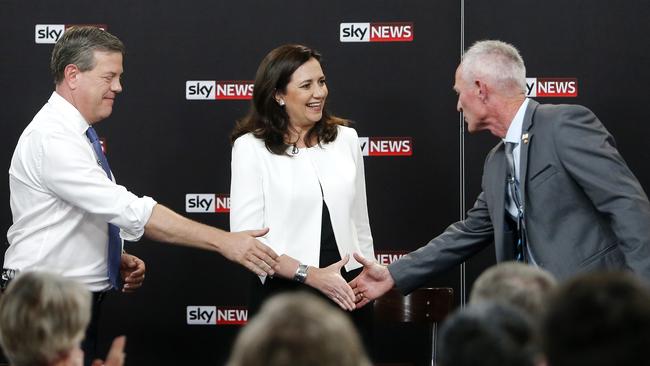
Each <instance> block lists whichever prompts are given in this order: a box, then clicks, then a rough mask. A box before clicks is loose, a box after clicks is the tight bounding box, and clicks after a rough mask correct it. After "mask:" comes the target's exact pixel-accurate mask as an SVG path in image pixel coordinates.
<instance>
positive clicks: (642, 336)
mask: <svg viewBox="0 0 650 366" xmlns="http://www.w3.org/2000/svg"><path fill="white" fill-rule="evenodd" d="M542 335H543V342H544V351H545V353H546V357H547V360H548V365H549V366H600V365H603V366H604V365H607V366H612V365H635V366H638V365H650V358H649V357H648V351H650V290H649V289H648V288H647V287H646V286H645V284H643V283H641V282H640V280H639V279H637V278H635V277H634V276H633V275H632V274H628V273H593V274H587V275H582V276H580V277H576V278H574V279H573V280H571V281H569V282H567V283H566V284H564V285H562V286H561V287H560V289H559V290H558V292H557V293H556V294H555V295H554V296H553V298H552V301H551V302H550V304H549V309H548V313H547V316H546V319H545V321H544V325H543V334H542Z"/></svg>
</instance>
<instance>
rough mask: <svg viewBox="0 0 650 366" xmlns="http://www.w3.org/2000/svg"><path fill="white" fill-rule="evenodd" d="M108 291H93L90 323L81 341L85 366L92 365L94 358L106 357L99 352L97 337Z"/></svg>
mask: <svg viewBox="0 0 650 366" xmlns="http://www.w3.org/2000/svg"><path fill="white" fill-rule="evenodd" d="M106 294H108V292H93V298H92V307H91V316H90V323H89V324H88V328H86V337H85V338H84V340H83V341H82V342H81V349H82V350H83V351H84V366H90V365H91V364H92V362H93V360H94V359H96V358H101V359H102V360H103V359H104V356H105V355H98V354H97V338H98V334H99V318H100V315H101V309H102V302H103V301H104V297H105V296H106Z"/></svg>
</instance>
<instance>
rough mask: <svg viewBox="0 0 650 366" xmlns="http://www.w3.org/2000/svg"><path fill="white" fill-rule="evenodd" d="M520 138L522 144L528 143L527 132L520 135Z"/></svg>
mask: <svg viewBox="0 0 650 366" xmlns="http://www.w3.org/2000/svg"><path fill="white" fill-rule="evenodd" d="M521 140H522V141H523V142H524V144H527V143H528V133H525V134H523V135H521Z"/></svg>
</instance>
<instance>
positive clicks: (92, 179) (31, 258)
mask: <svg viewBox="0 0 650 366" xmlns="http://www.w3.org/2000/svg"><path fill="white" fill-rule="evenodd" d="M123 52H124V46H123V44H122V42H121V41H120V40H119V39H117V38H116V37H115V36H113V35H111V34H110V33H108V32H105V31H103V30H100V29H98V28H94V27H78V28H77V27H75V28H71V29H69V30H67V31H66V32H65V33H64V35H63V36H62V37H61V39H60V40H59V41H58V42H57V44H56V45H55V47H54V50H53V51H52V60H51V65H50V66H51V69H52V72H53V74H54V79H55V84H56V90H55V91H54V92H53V93H52V96H51V97H50V99H49V101H48V102H47V103H46V104H45V106H43V108H42V109H41V110H40V111H39V112H38V113H37V114H36V116H35V117H34V119H33V120H32V122H31V123H30V124H29V125H28V126H27V128H26V129H25V131H24V132H23V134H22V135H21V136H20V139H19V141H18V144H17V146H16V149H15V151H14V155H13V158H12V160H11V167H10V168H9V187H10V192H11V198H10V202H11V210H12V214H13V225H12V226H11V228H10V229H9V232H8V233H7V237H8V241H9V248H8V249H7V251H6V253H5V261H4V270H3V273H2V278H3V280H4V281H3V285H6V282H7V280H11V278H12V277H13V275H14V274H15V273H17V272H20V271H31V270H48V271H53V272H57V273H60V274H61V275H63V276H65V277H68V278H73V279H76V280H78V281H80V282H82V283H83V284H85V285H86V287H87V288H88V289H89V290H91V291H92V292H94V293H95V294H96V296H95V299H96V301H95V305H99V302H100V301H101V298H102V297H103V296H102V295H99V294H103V293H104V292H106V291H108V290H110V289H111V288H116V289H118V290H120V289H121V290H122V291H125V292H129V291H133V290H135V289H137V288H139V287H140V286H141V285H142V281H143V280H144V273H145V264H144V262H143V261H142V260H140V259H139V258H137V257H135V256H133V255H130V254H127V253H125V252H123V251H122V254H121V258H119V256H120V252H119V250H120V249H121V246H122V243H121V240H120V237H121V239H126V240H130V241H137V240H139V239H140V238H141V237H142V235H143V234H144V235H146V236H147V237H148V238H150V239H153V240H157V241H162V242H167V243H176V244H181V245H187V246H191V247H196V248H201V249H206V250H213V251H217V252H219V253H220V254H222V255H223V256H225V257H226V258H228V259H229V260H232V261H234V262H237V263H240V264H241V265H243V266H245V267H246V268H248V269H249V270H251V271H253V272H255V273H257V274H259V275H265V274H269V275H273V274H274V270H273V267H274V266H275V264H276V258H277V255H276V254H275V252H274V251H273V250H272V249H270V248H269V247H267V246H266V245H264V244H262V243H260V242H259V241H258V240H257V239H255V237H258V236H261V235H264V234H266V232H267V231H268V230H251V231H243V232H236V233H229V232H225V231H222V230H219V229H216V228H214V227H210V226H207V225H203V224H200V223H197V222H194V221H192V220H189V219H187V218H184V217H182V216H180V215H178V214H176V213H175V212H173V211H172V210H170V209H168V208H166V207H165V206H163V205H160V204H158V203H156V201H154V200H153V199H152V198H150V197H146V196H145V197H137V196H135V195H134V194H132V193H131V192H129V191H128V190H127V189H126V188H124V187H123V186H120V185H117V184H116V183H115V181H114V179H113V177H112V174H111V172H110V169H109V168H108V164H107V161H106V159H105V157H104V156H103V152H101V149H100V148H99V145H98V142H97V139H96V134H95V133H94V129H93V128H92V125H93V124H95V123H97V122H99V121H101V120H102V119H104V118H106V117H108V116H110V114H111V112H112V108H113V103H114V101H115V96H116V95H117V94H118V93H120V92H121V91H122V86H121V84H120V77H121V75H122V71H123V69H122V57H123ZM91 135H93V136H94V137H95V139H94V140H95V141H94V144H93V141H92V140H93V138H92V137H91ZM98 163H99V164H98ZM111 228H115V233H114V234H113V233H110V232H111ZM118 228H119V237H118V235H117V230H118ZM111 235H113V237H114V238H115V240H113V237H111ZM109 237H111V240H113V242H117V246H116V245H113V246H112V247H113V248H114V249H115V248H117V254H114V255H113V257H114V258H115V261H114V263H113V264H114V266H109V264H108V262H109V261H110V258H109V257H110V256H111V255H110V254H108V253H109V251H110V249H111V245H110V244H109ZM118 246H119V247H118ZM113 253H115V251H113ZM117 267H119V269H118V270H116V268H117ZM110 268H113V275H112V277H120V276H119V275H120V274H121V280H122V281H123V283H124V286H123V287H121V284H119V278H118V279H117V282H109V277H111V276H110V274H109V271H111V269H110ZM116 273H117V274H116ZM111 281H113V280H111ZM116 283H117V285H116ZM120 287H121V288H120ZM95 307H96V308H97V306H95ZM95 310H96V309H95ZM95 310H94V311H93V318H95V317H96V316H95V315H96V314H95V313H96V311H95ZM93 320H96V319H93ZM92 324H93V323H92V322H91V327H89V329H90V328H92V326H93V325H92ZM90 336H91V337H92V334H90ZM91 348H92V346H91ZM91 348H90V349H89V348H88V347H86V351H88V350H90V351H92V349H91Z"/></svg>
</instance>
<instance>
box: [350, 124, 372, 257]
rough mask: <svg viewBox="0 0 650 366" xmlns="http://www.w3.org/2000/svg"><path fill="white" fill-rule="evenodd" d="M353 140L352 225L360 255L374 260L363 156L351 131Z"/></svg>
mask: <svg viewBox="0 0 650 366" xmlns="http://www.w3.org/2000/svg"><path fill="white" fill-rule="evenodd" d="M351 130H352V134H353V139H352V146H351V148H352V156H354V162H355V165H356V169H357V172H356V176H355V181H354V185H355V192H356V193H355V196H354V203H353V205H352V219H353V220H354V225H355V228H356V231H357V237H358V239H359V248H360V249H361V254H362V255H363V256H364V257H365V258H367V259H374V258H375V249H374V246H373V241H372V234H371V231H370V220H369V218H368V203H367V198H366V178H365V172H364V166H363V155H362V154H361V147H360V146H359V137H358V136H357V132H356V131H355V130H353V129H351Z"/></svg>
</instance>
